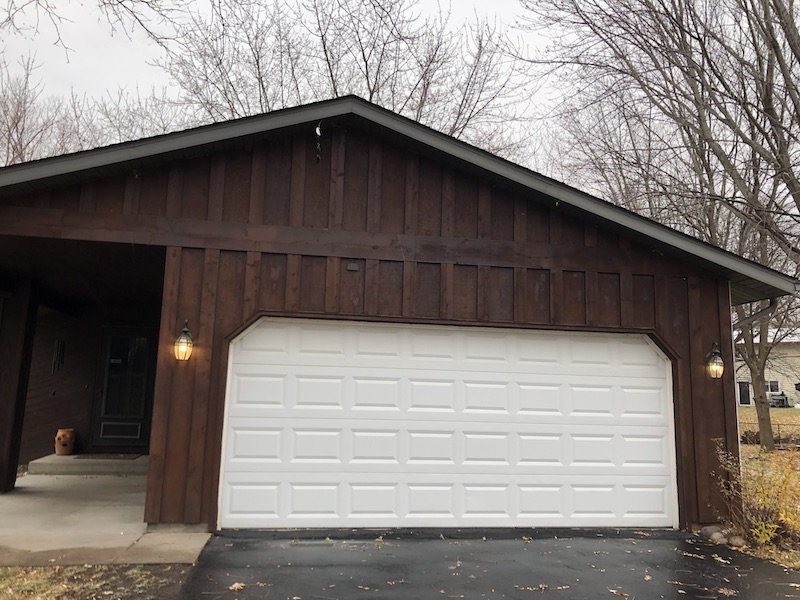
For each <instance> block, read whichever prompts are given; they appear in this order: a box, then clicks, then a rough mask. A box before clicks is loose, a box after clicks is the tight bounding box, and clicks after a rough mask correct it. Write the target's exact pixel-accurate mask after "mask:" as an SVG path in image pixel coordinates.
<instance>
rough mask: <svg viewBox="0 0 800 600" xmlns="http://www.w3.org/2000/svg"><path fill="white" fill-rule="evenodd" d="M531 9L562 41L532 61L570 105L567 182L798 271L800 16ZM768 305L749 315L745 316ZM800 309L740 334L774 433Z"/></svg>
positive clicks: (695, 4) (648, 1) (531, 5)
mask: <svg viewBox="0 0 800 600" xmlns="http://www.w3.org/2000/svg"><path fill="white" fill-rule="evenodd" d="M521 3H522V5H523V6H524V7H525V8H526V9H527V11H528V12H527V15H528V17H529V19H528V21H527V26H528V27H530V28H534V29H536V30H538V31H540V32H544V33H545V34H546V35H548V36H550V39H551V44H550V46H549V47H548V48H546V49H545V50H544V51H543V52H542V53H541V54H540V55H539V56H537V57H536V60H535V61H534V62H536V63H537V64H538V66H539V67H540V68H541V69H542V70H543V72H544V73H546V74H548V75H550V76H553V77H555V78H557V79H558V80H559V81H560V82H561V86H562V88H561V89H562V92H563V93H564V97H565V98H567V100H566V102H564V103H563V104H562V105H561V106H560V107H559V109H558V111H557V114H558V117H559V121H560V124H561V127H560V128H559V137H560V140H561V143H560V144H559V147H560V148H561V149H563V148H565V147H566V148H567V150H566V151H564V152H562V153H561V155H562V156H563V155H568V156H570V160H569V161H564V162H563V163H562V169H563V170H562V172H561V175H562V176H565V177H569V178H572V179H574V180H577V182H578V184H583V185H584V186H588V187H590V188H592V189H593V191H595V192H597V193H599V194H600V195H602V196H605V197H608V198H609V199H611V200H613V201H615V202H617V203H619V204H622V205H625V206H627V207H629V208H632V209H634V210H636V211H638V212H643V213H645V214H647V215H648V216H651V217H653V218H655V219H657V220H660V221H662V222H665V223H667V224H669V225H672V226H673V227H677V228H679V229H682V230H684V231H687V232H689V233H692V234H693V235H695V236H698V237H701V238H702V239H705V240H707V241H709V242H711V243H714V244H716V245H718V246H721V247H723V248H726V249H728V250H732V251H734V252H736V253H738V254H740V255H742V256H746V257H748V258H751V259H754V260H756V261H758V262H760V263H762V264H764V265H767V266H772V267H774V268H780V269H784V270H787V269H788V270H794V271H796V270H797V265H798V264H800V248H799V247H798V246H799V244H798V239H799V236H800V180H798V176H800V144H798V141H799V140H798V135H800V34H798V30H797V21H798V18H799V17H800V7H799V6H798V5H796V4H795V3H794V2H793V1H792V0H713V1H712V0H614V1H605V0H521ZM760 308H762V306H760V305H759V306H751V307H746V306H745V307H737V318H742V317H744V316H746V315H747V314H749V313H752V312H753V311H755V310H758V309H760ZM796 311H797V303H796V301H795V300H794V299H787V300H786V301H784V302H783V303H782V308H781V311H780V312H779V313H778V316H777V317H776V318H775V319H774V320H773V321H772V325H771V328H770V327H769V326H768V324H767V323H761V324H756V325H755V326H753V327H746V328H744V329H743V330H742V332H741V344H740V345H739V346H738V350H739V353H740V355H741V356H742V358H743V359H744V361H745V362H746V363H747V364H748V366H749V367H750V370H751V374H752V379H753V385H754V389H755V392H756V399H757V407H759V422H760V424H763V425H764V426H765V427H768V426H769V418H768V406H767V405H766V399H765V397H764V389H763V380H764V376H763V373H764V365H765V363H766V360H767V358H768V356H769V350H770V349H771V347H772V345H774V343H776V342H778V341H780V339H781V337H783V336H785V335H786V334H787V332H790V331H793V330H795V329H796V328H797V317H796ZM762 405H763V406H762ZM761 409H764V410H761ZM762 421H765V423H762ZM765 433H766V432H765V431H762V436H761V439H762V440H764V441H765V443H770V441H771V439H772V436H771V433H767V434H766V435H765Z"/></svg>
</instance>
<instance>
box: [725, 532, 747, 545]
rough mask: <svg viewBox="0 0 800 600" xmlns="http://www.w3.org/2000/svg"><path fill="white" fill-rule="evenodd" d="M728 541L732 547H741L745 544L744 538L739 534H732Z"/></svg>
mask: <svg viewBox="0 0 800 600" xmlns="http://www.w3.org/2000/svg"><path fill="white" fill-rule="evenodd" d="M728 543H729V544H730V545H731V546H733V547H734V548H741V547H742V546H744V545H745V544H746V542H745V541H744V538H743V537H742V536H740V535H732V536H731V537H730V539H729V540H728Z"/></svg>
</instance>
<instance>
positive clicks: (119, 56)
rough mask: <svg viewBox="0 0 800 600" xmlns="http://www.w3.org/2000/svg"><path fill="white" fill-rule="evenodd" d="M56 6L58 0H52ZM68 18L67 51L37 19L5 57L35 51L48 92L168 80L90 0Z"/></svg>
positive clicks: (492, 10)
mask: <svg viewBox="0 0 800 600" xmlns="http://www.w3.org/2000/svg"><path fill="white" fill-rule="evenodd" d="M57 4H59V5H61V4H62V3H61V2H57ZM420 6H421V7H422V8H423V9H425V8H428V9H429V10H431V12H434V11H436V10H437V2H436V0H420ZM58 10H59V13H60V14H62V15H63V16H64V17H65V18H66V19H68V20H67V21H65V22H63V23H62V24H61V26H60V30H61V35H62V38H63V39H64V41H65V43H66V44H67V45H68V46H69V48H70V50H69V51H67V50H65V49H64V48H62V47H60V46H57V45H56V44H55V42H56V34H55V31H54V29H53V28H52V26H50V25H49V24H48V23H44V22H43V23H40V27H39V31H38V33H36V34H32V33H29V34H28V35H25V36H19V35H17V36H8V37H7V39H6V40H5V42H4V45H5V56H6V60H7V61H8V62H10V63H13V62H16V61H17V60H18V58H19V57H20V56H27V55H29V54H30V55H35V57H36V62H37V64H39V68H38V70H37V75H38V77H39V78H40V79H41V80H42V82H43V83H44V86H45V92H46V93H48V94H59V95H60V94H69V93H70V91H71V90H74V91H75V92H76V93H78V94H79V95H82V94H87V95H90V96H98V95H102V94H104V93H105V91H106V90H116V89H117V87H118V86H120V85H122V86H124V87H126V88H128V89H130V90H133V89H135V88H137V87H138V88H139V89H140V90H141V91H143V92H148V91H149V90H150V89H151V88H152V87H153V86H155V87H158V88H160V87H161V86H165V85H167V84H168V83H169V81H168V79H167V77H166V76H165V75H164V74H163V73H162V72H161V70H160V69H159V68H158V67H155V66H152V65H149V64H148V63H152V61H154V60H155V59H157V58H158V56H159V50H158V47H157V46H156V45H155V44H153V43H151V42H149V41H148V40H147V39H146V38H145V37H144V36H143V35H141V34H139V35H133V36H132V38H129V37H128V36H127V35H126V34H125V33H124V32H121V31H118V32H116V33H115V34H112V31H111V27H110V26H109V24H108V22H107V21H106V20H105V19H104V17H103V15H102V14H101V13H100V11H99V9H97V8H96V3H95V2H93V1H92V0H83V2H78V1H71V2H68V3H64V5H63V6H59V8H58ZM518 10H519V2H518V0H490V1H487V0H452V13H453V21H454V22H461V21H463V20H464V19H466V18H469V17H470V16H472V14H473V11H477V12H478V13H479V14H486V15H496V16H497V18H498V19H499V20H501V21H502V22H504V23H506V24H511V23H513V20H514V14H515V13H516V12H517V11H518Z"/></svg>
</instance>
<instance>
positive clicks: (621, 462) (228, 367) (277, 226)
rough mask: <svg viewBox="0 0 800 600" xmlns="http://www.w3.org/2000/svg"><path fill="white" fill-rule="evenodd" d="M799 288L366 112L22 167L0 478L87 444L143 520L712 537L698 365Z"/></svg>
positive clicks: (295, 112)
mask: <svg viewBox="0 0 800 600" xmlns="http://www.w3.org/2000/svg"><path fill="white" fill-rule="evenodd" d="M317 127H321V131H322V135H321V137H318V136H317V135H316V134H315V130H316V128H317ZM796 289H797V282H796V281H795V280H793V279H791V278H790V277H788V276H785V275H783V274H781V273H778V272H775V271H772V270H770V269H767V268H764V267H761V266H759V265H757V264H755V263H752V262H749V261H746V260H744V259H741V258H739V257H737V256H735V255H733V254H730V253H727V252H724V251H721V250H719V249H717V248H714V247H712V246H709V245H707V244H705V243H702V242H700V241H697V240H695V239H693V238H690V237H688V236H686V235H683V234H681V233H678V232H676V231H673V230H670V229H668V228H666V227H663V226H661V225H659V224H657V223H655V222H652V221H649V220H648V219H645V218H643V217H640V216H637V215H635V214H633V213H630V212H628V211H626V210H624V209H621V208H619V207H617V206H613V205H611V204H609V203H606V202H604V201H602V200H599V199H597V198H594V197H592V196H589V195H587V194H584V193H582V192H579V191H577V190H575V189H573V188H570V187H569V186H567V185H565V184H563V183H559V182H557V181H554V180H551V179H548V178H546V177H543V176H541V175H538V174H536V173H533V172H531V171H529V170H527V169H524V168H522V167H519V166H517V165H514V164H512V163H509V162H507V161H505V160H502V159H500V158H497V157H495V156H493V155H491V154H488V153H486V152H483V151H481V150H478V149H476V148H474V147H471V146H469V145H467V144H464V143H461V142H459V141H456V140H454V139H452V138H450V137H447V136H445V135H442V134H439V133H437V132H435V131H432V130H430V129H428V128H426V127H423V126H421V125H419V124H417V123H414V122H412V121H409V120H407V119H405V118H403V117H400V116H398V115H395V114H393V113H390V112H388V111H385V110H383V109H381V108H378V107H376V106H374V105H371V104H369V103H367V102H365V101H363V100H360V99H357V98H352V97H348V98H340V99H337V100H331V101H327V102H321V103H318V104H312V105H308V106H302V107H298V108H293V109H288V110H282V111H278V112H274V113H270V114H265V115H260V116H256V117H252V118H247V119H241V120H237V121H231V122H227V123H219V124H215V125H210V126H207V127H202V128H198V129H194V130H189V131H185V132H181V133H176V134H170V135H165V136H160V137H156V138H151V139H146V140H140V141H136V142H129V143H125V144H120V145H116V146H110V147H108V148H100V149H97V150H91V151H88V152H81V153H77V154H72V155H67V156H62V157H56V158H52V159H47V160H41V161H35V162H31V163H26V164H21V165H16V166H12V167H7V168H5V169H0V290H3V291H4V292H5V295H4V296H0V297H1V298H2V316H1V317H0V319H1V320H0V370H1V372H0V375H1V376H2V377H1V378H0V484H1V485H0V487H2V489H3V490H9V489H11V488H12V487H13V485H14V475H15V471H16V465H17V458H18V457H21V458H22V459H23V460H29V459H32V458H34V457H36V456H39V455H42V454H45V453H48V452H49V451H50V448H51V447H52V446H51V444H52V437H53V434H54V432H55V429H56V428H57V427H64V426H72V427H74V428H76V429H77V432H78V436H79V445H80V450H81V451H83V452H100V451H103V450H106V451H117V452H122V451H137V452H148V453H149V455H150V467H149V476H148V484H147V499H146V506H145V521H147V522H148V523H150V524H153V525H156V524H186V525H192V524H195V525H196V524H200V525H201V526H203V527H207V528H209V529H216V528H217V527H223V528H228V527H267V528H283V527H395V526H414V527H416V526H436V527H445V526H453V527H461V526H475V527H492V526H592V527H594V526H613V527H618V526H636V527H688V526H689V525H690V524H692V523H704V522H712V521H716V520H717V519H718V517H719V514H720V513H722V512H724V504H723V503H722V501H721V498H720V496H719V493H718V490H717V486H716V483H715V480H716V478H715V477H714V476H713V475H712V472H713V471H714V470H715V469H716V468H717V466H718V465H717V462H716V459H715V458H714V457H715V452H714V448H715V440H716V439H721V440H722V444H723V447H724V448H725V449H726V450H728V451H729V452H732V453H736V452H738V440H737V425H736V405H735V400H734V398H735V378H734V369H733V368H729V369H726V371H725V374H724V377H723V378H722V379H721V380H711V379H709V378H708V377H707V376H706V372H705V368H704V362H705V359H706V355H707V353H708V352H709V350H710V349H711V347H712V345H713V344H719V347H720V348H721V349H722V350H721V351H722V357H723V359H724V361H725V362H726V363H727V364H728V365H729V366H731V367H732V365H733V357H732V337H731V316H730V315H731V301H732V302H733V303H734V304H735V303H743V302H752V301H756V300H759V299H763V298H772V297H777V296H781V295H784V294H787V293H792V292H794V291H795V290H796ZM186 320H188V327H189V329H190V331H191V333H192V334H193V336H194V352H193V354H192V355H191V357H190V358H189V360H188V361H178V360H176V358H175V355H174V353H173V342H174V341H175V339H176V338H177V337H178V336H179V334H180V333H181V330H182V328H183V326H184V322H185V321H186ZM29 373H30V377H29V376H28V374H29ZM23 414H24V421H23Z"/></svg>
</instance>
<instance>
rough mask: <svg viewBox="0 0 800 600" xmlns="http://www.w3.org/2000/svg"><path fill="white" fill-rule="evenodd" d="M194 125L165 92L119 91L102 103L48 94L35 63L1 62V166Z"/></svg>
mask: <svg viewBox="0 0 800 600" xmlns="http://www.w3.org/2000/svg"><path fill="white" fill-rule="evenodd" d="M12 67H13V68H12ZM193 124H194V123H192V122H190V121H187V120H186V116H185V114H184V111H183V110H181V108H180V107H179V106H176V105H175V104H174V103H173V102H172V101H171V100H170V99H169V98H168V97H167V95H166V92H165V91H164V90H161V91H160V92H158V91H156V90H150V92H149V93H147V94H140V93H139V92H138V91H136V92H128V91H124V90H119V91H117V92H116V93H109V94H108V95H106V96H105V97H102V98H88V97H86V96H78V95H76V94H72V95H71V96H68V97H59V96H52V95H47V94H46V93H45V90H44V88H43V85H42V83H41V82H40V81H39V80H38V79H37V77H36V65H35V63H34V61H33V59H32V58H28V59H23V60H22V61H20V63H19V64H18V65H11V66H10V65H8V64H7V63H6V62H4V61H3V60H2V58H1V57H0V165H11V164H15V163H20V162H26V161H29V160H36V159H39V158H44V157H47V156H55V155H58V154H65V153H67V152H76V151H78V150H86V149H88V148H96V147H98V146H105V145H108V144H114V143H117V142H122V141H126V140H131V139H137V138H142V137H148V136H151V135H158V134H161V133H168V132H170V131H176V130H178V129H184V128H186V127H188V126H190V125H193Z"/></svg>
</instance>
